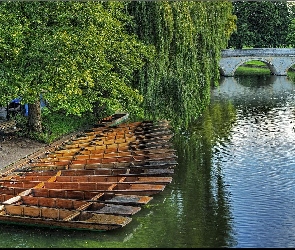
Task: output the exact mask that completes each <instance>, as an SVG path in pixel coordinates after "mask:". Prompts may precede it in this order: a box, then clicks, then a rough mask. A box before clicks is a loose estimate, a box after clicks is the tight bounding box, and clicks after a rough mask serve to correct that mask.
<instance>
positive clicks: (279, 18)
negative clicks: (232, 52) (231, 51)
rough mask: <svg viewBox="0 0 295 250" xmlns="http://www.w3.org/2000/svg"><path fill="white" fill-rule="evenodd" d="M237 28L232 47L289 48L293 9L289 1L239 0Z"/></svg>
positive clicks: (236, 7)
mask: <svg viewBox="0 0 295 250" xmlns="http://www.w3.org/2000/svg"><path fill="white" fill-rule="evenodd" d="M233 6H234V11H233V14H235V15H236V16H237V30H236V32H234V33H233V34H232V36H231V38H230V40H229V42H228V48H230V47H232V48H236V49H242V48H243V47H254V48H268V47H273V48H278V47H286V46H287V45H288V44H287V35H288V28H289V24H290V12H289V8H288V4H287V2H286V1H235V2H233Z"/></svg>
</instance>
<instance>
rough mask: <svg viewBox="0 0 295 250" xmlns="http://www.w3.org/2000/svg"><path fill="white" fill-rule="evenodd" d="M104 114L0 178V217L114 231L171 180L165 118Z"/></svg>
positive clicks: (172, 161) (171, 161) (172, 164)
mask: <svg viewBox="0 0 295 250" xmlns="http://www.w3.org/2000/svg"><path fill="white" fill-rule="evenodd" d="M127 118H128V114H115V115H112V116H110V117H107V118H105V119H103V120H101V121H99V122H98V123H97V124H95V125H94V127H93V128H91V129H87V130H85V131H83V132H82V133H80V134H77V135H76V136H74V137H73V138H71V139H69V140H67V141H64V142H62V143H60V144H59V145H55V147H53V148H52V149H51V150H47V151H46V152H44V153H43V154H41V155H39V156H38V157H35V158H32V159H28V161H27V162H25V163H23V164H21V165H20V166H18V167H15V168H13V169H10V170H8V171H7V172H5V173H4V174H2V178H0V202H1V203H0V204H1V205H0V222H5V223H17V224H25V225H34V226H47V227H48V226H49V227H62V228H67V229H70V228H72V229H86V230H99V231H105V230H113V229H117V228H121V227H123V226H125V225H127V224H128V223H130V222H131V220H132V218H131V217H132V215H133V214H135V213H137V212H138V211H140V209H141V208H142V205H144V204H147V203H148V202H149V201H150V200H151V199H152V196H153V195H155V194H157V193H159V192H161V191H163V190H164V188H165V187H166V185H167V184H169V183H170V182H171V181H172V174H173V169H174V167H175V166H176V165H177V161H176V158H177V156H176V155H175V151H174V150H173V149H172V147H171V146H172V145H171V142H170V139H171V138H172V136H173V134H172V132H171V130H170V127H169V123H168V122H166V121H159V122H152V121H143V122H131V123H123V122H125V121H126V119H127Z"/></svg>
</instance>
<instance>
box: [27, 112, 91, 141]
mask: <svg viewBox="0 0 295 250" xmlns="http://www.w3.org/2000/svg"><path fill="white" fill-rule="evenodd" d="M96 121H97V118H96V117H94V115H93V113H89V114H88V115H87V116H86V115H85V116H82V117H80V116H77V115H67V116H66V115H65V114H64V112H50V111H49V110H46V108H45V109H43V110H42V123H43V126H42V127H43V131H42V133H36V132H31V131H26V130H23V132H22V133H23V136H29V137H31V138H34V139H36V140H38V141H40V142H45V143H51V142H53V141H55V140H57V139H59V138H60V137H62V136H64V135H67V134H69V133H73V132H76V131H79V130H81V129H83V128H86V127H88V126H91V125H93V124H94V123H95V122H96Z"/></svg>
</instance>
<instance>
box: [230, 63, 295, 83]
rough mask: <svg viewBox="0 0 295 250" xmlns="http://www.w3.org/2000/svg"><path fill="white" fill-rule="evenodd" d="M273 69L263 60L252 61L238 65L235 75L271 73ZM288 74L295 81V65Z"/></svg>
mask: <svg viewBox="0 0 295 250" xmlns="http://www.w3.org/2000/svg"><path fill="white" fill-rule="evenodd" d="M270 74H271V71H270V69H269V68H268V66H267V65H266V64H265V63H263V62H261V61H250V62H247V63H245V64H243V65H242V66H240V67H238V69H237V70H236V72H235V75H237V76H238V75H270ZM287 76H288V78H289V79H290V80H292V81H293V82H295V67H294V66H293V67H291V68H290V69H289V70H288V72H287Z"/></svg>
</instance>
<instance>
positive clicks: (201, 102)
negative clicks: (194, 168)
mask: <svg viewBox="0 0 295 250" xmlns="http://www.w3.org/2000/svg"><path fill="white" fill-rule="evenodd" d="M234 29H235V16H234V15H232V3H231V2H230V1H229V0H224V1H32V2H26V1H19V2H15V1H12V2H1V3H0V62H1V63H0V88H1V94H2V95H1V96H0V104H6V103H7V102H8V101H10V100H11V99H13V98H15V97H19V96H20V97H22V102H23V103H29V104H31V105H32V109H31V110H33V111H34V112H33V113H36V114H37V113H38V110H37V108H36V107H38V100H39V98H40V94H42V97H43V98H44V99H45V100H46V101H47V102H48V103H49V106H50V109H51V110H62V111H64V112H65V113H66V114H76V115H82V114H84V113H85V112H87V111H93V110H94V109H95V107H98V108H100V110H102V111H105V112H106V113H108V114H109V113H111V112H114V111H115V110H118V109H124V110H125V111H127V112H130V113H133V114H137V115H139V114H141V115H142V114H143V110H144V109H143V108H142V107H151V109H150V110H153V111H155V112H154V113H155V115H157V116H159V115H160V114H159V111H160V110H161V111H162V110H163V107H164V108H166V109H164V114H163V113H162V114H161V117H163V116H164V117H165V118H167V119H168V118H169V119H174V118H177V119H178V120H181V121H182V120H183V121H184V123H187V122H189V121H190V120H192V119H194V118H196V117H198V116H199V115H200V114H201V112H202V110H203V108H204V106H205V105H206V104H207V103H208V101H209V97H210V87H211V85H212V84H214V83H216V81H217V80H218V79H219V60H220V53H221V49H223V48H225V47H226V45H227V42H228V39H229V37H230V35H231V33H232V32H233V30H234ZM142 104H143V106H142ZM33 107H35V108H33ZM29 112H30V111H29ZM29 115H30V113H29ZM31 115H32V114H31ZM157 118H159V117H157ZM34 120H35V121H39V123H37V124H35V125H36V126H35V127H36V128H37V127H38V126H39V125H40V119H39V116H36V117H35V118H34V119H33V121H34ZM29 121H30V119H29ZM31 121H32V120H31Z"/></svg>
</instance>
